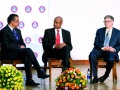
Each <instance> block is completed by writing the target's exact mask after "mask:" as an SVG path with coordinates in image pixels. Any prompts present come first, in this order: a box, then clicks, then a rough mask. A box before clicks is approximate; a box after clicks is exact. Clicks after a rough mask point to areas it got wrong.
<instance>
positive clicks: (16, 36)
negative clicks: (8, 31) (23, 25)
mask: <svg viewBox="0 0 120 90" xmlns="http://www.w3.org/2000/svg"><path fill="white" fill-rule="evenodd" d="M13 34H14V36H15V38H16V40H18V39H19V37H18V35H17V33H16V31H15V29H13Z"/></svg>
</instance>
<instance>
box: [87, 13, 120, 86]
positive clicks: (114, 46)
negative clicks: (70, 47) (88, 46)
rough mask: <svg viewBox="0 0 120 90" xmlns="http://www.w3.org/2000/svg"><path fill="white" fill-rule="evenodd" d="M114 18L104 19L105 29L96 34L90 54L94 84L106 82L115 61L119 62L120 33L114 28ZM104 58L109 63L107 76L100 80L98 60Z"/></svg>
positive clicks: (107, 16)
mask: <svg viewBox="0 0 120 90" xmlns="http://www.w3.org/2000/svg"><path fill="white" fill-rule="evenodd" d="M113 23H114V18H113V16H111V15H106V16H105V17H104V24H105V27H103V28H100V29H98V30H97V32H96V37H95V41H94V48H93V50H92V51H91V52H90V55H89V61H90V66H91V68H92V73H93V76H94V78H93V80H92V81H91V84H92V83H97V82H98V81H99V82H104V81H105V80H106V79H107V78H108V76H109V73H110V71H111V69H112V67H113V64H114V60H116V62H119V57H118V52H119V51H120V31H119V30H118V29H116V28H114V27H113ZM100 57H102V58H104V60H105V61H106V62H107V65H106V71H105V74H104V75H103V76H102V77H100V78H98V75H97V59H98V58H100Z"/></svg>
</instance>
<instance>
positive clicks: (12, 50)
mask: <svg viewBox="0 0 120 90" xmlns="http://www.w3.org/2000/svg"><path fill="white" fill-rule="evenodd" d="M7 22H8V25H6V26H5V27H4V28H3V29H2V30H1V45H2V46H1V49H2V50H1V52H2V57H3V58H4V59H8V60H14V59H21V60H22V61H23V62H24V65H25V72H26V77H27V81H26V85H33V86H36V85H39V83H35V82H34V81H33V80H32V72H31V63H32V64H33V65H34V67H35V69H36V70H37V75H38V78H47V77H49V75H47V74H45V73H43V72H42V71H41V69H40V65H39V63H38V61H37V59H36V57H35V55H34V53H33V51H32V50H31V49H30V48H26V45H25V43H24V42H23V38H22V35H21V31H20V30H19V29H18V28H17V27H18V25H19V17H18V15H17V14H10V15H9V17H8V19H7Z"/></svg>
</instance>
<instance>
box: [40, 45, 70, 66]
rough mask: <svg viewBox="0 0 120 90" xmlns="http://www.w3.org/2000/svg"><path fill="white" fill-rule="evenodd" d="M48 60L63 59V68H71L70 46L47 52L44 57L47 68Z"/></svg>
mask: <svg viewBox="0 0 120 90" xmlns="http://www.w3.org/2000/svg"><path fill="white" fill-rule="evenodd" d="M48 58H56V59H62V60H63V63H62V64H63V67H67V68H69V58H70V48H69V47H68V46H65V47H63V48H61V49H52V50H49V51H45V52H44V53H43V56H42V61H43V62H44V66H47V62H48Z"/></svg>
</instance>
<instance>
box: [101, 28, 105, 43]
mask: <svg viewBox="0 0 120 90" xmlns="http://www.w3.org/2000/svg"><path fill="white" fill-rule="evenodd" d="M105 32H106V28H104V29H103V30H102V34H101V35H103V36H102V40H103V42H104V40H105Z"/></svg>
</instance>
